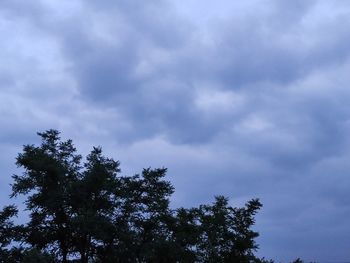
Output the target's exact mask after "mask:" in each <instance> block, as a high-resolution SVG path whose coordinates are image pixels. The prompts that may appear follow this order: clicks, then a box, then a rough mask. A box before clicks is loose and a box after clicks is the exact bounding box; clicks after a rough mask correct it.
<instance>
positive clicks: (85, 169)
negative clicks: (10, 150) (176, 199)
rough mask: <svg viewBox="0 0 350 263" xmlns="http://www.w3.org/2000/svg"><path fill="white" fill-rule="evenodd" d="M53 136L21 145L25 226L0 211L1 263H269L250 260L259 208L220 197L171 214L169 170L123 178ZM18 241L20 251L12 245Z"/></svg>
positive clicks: (100, 158) (19, 183)
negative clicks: (242, 205) (2, 261)
mask: <svg viewBox="0 0 350 263" xmlns="http://www.w3.org/2000/svg"><path fill="white" fill-rule="evenodd" d="M59 134H60V133H59V132H58V131H56V130H48V131H46V132H43V133H38V135H39V136H40V137H41V141H42V142H41V144H40V145H39V146H35V145H25V146H24V147H23V152H22V153H20V154H19V155H18V157H17V162H16V163H17V165H18V166H19V167H22V168H24V172H23V174H21V175H15V176H13V179H14V183H13V185H12V190H13V193H12V195H11V196H12V197H15V196H18V195H23V196H25V198H26V201H25V204H26V208H27V210H28V211H29V212H30V214H29V216H30V218H29V222H28V223H27V224H25V225H23V226H16V225H15V224H14V223H13V222H12V220H11V218H12V217H13V216H15V215H16V214H17V209H16V208H15V207H13V206H8V207H6V208H5V209H4V210H3V211H2V212H0V234H1V235H0V249H1V250H0V253H2V254H0V259H1V258H4V259H5V261H6V262H28V263H29V262H43V263H44V262H45V263H46V262H63V263H66V262H82V263H87V262H103V263H108V262H170V263H171V262H174V263H175V262H242V263H244V262H260V263H262V262H269V261H266V260H264V259H258V258H257V257H255V255H254V252H255V250H256V249H257V248H258V246H257V244H256V243H255V238H256V237H257V236H258V233H257V232H255V231H253V230H252V226H253V225H254V223H255V220H254V216H255V214H256V213H257V211H258V210H259V209H260V208H261V206H262V205H261V203H260V202H259V200H258V199H253V200H251V201H249V202H247V204H246V205H245V206H244V207H242V208H236V207H232V206H230V205H229V201H228V199H227V198H225V197H223V196H218V197H216V198H215V202H214V203H213V204H205V205H201V206H199V207H195V208H189V209H186V208H178V209H171V208H170V197H171V195H172V194H173V192H174V187H173V186H172V184H171V183H170V182H169V181H167V180H165V176H166V172H167V169H166V168H158V169H151V168H147V169H143V171H142V173H141V174H137V175H133V176H120V175H119V174H120V168H119V165H120V164H119V162H118V161H115V160H113V159H111V158H107V157H105V156H104V155H103V153H102V149H101V148H100V147H94V148H93V149H92V151H91V152H90V154H89V155H88V156H87V158H86V160H85V161H84V162H83V161H82V157H81V155H79V154H77V151H76V149H75V147H74V145H73V143H72V141H71V140H67V141H62V140H61V138H60V137H59ZM13 241H21V244H20V246H19V247H15V246H12V248H10V249H9V247H10V246H11V242H13ZM0 262H1V261H0Z"/></svg>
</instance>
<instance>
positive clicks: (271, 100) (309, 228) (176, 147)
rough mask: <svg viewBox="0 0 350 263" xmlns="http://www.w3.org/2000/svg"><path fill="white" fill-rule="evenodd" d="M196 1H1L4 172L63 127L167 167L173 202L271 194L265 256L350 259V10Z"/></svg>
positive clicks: (141, 163) (132, 159)
mask: <svg viewBox="0 0 350 263" xmlns="http://www.w3.org/2000/svg"><path fill="white" fill-rule="evenodd" d="M190 2H191V1H190ZM191 3H192V5H191V4H188V3H187V2H181V1H180V2H176V3H174V2H170V1H165V0H164V1H163V0H159V1H155V0H152V1H147V4H145V2H144V1H136V0H134V1H130V0H129V1H75V2H68V1H37V2H35V3H30V4H27V3H23V2H21V1H2V2H1V3H0V7H1V8H0V33H1V36H2V41H1V42H0V56H1V59H2V64H0V101H1V105H0V112H1V116H0V120H1V123H2V126H3V127H6V128H3V131H2V133H1V135H0V141H1V145H2V146H1V147H2V148H1V150H2V152H3V154H2V155H1V159H0V164H1V167H4V166H5V168H4V169H3V170H4V171H12V170H13V166H11V165H10V164H9V163H13V162H12V159H11V160H10V159H9V157H8V156H7V154H4V153H6V152H8V153H10V155H11V156H12V158H14V157H15V155H16V154H15V153H16V152H18V149H19V147H20V146H21V145H22V144H25V143H29V142H36V140H37V139H36V138H35V137H34V136H35V131H38V130H39V131H40V130H44V129H48V128H56V129H60V130H62V131H63V133H64V134H63V135H64V137H72V138H73V139H74V140H75V141H76V142H77V144H78V146H79V148H80V149H82V151H83V152H84V153H85V152H87V151H88V150H89V149H90V147H91V146H92V145H96V144H102V146H103V147H104V148H105V149H106V153H107V154H109V155H111V156H113V157H115V158H120V159H121V161H122V164H124V165H125V172H126V173H134V172H135V171H139V170H140V169H141V168H142V167H146V166H149V165H151V166H163V165H165V166H167V167H169V178H170V179H171V180H172V181H173V182H174V184H175V187H176V188H177V192H176V194H175V198H174V201H175V203H176V204H177V205H197V204H199V203H202V202H209V201H210V200H211V198H212V196H213V195H214V194H225V195H228V196H230V197H232V198H233V201H234V200H236V199H237V200H238V201H239V202H241V203H243V202H244V201H246V200H247V199H249V198H252V197H255V196H258V197H261V198H262V201H263V203H264V209H263V211H262V214H261V215H260V216H259V218H258V226H257V228H258V229H259V230H260V232H261V234H262V237H261V239H260V240H261V242H260V243H261V255H264V256H267V257H276V258H277V259H281V260H283V261H285V260H291V259H292V258H293V257H297V256H301V257H304V258H305V259H306V260H320V261H321V260H323V261H324V260H334V259H338V260H344V259H346V258H347V257H349V256H350V255H349V254H348V252H347V249H346V248H345V245H344V244H345V243H346V242H345V240H346V237H348V236H349V234H350V226H349V224H348V223H347V220H346V218H347V217H348V216H349V215H350V207H349V204H348V203H347V200H349V198H350V196H349V194H348V191H347V186H349V184H350V180H349V178H348V177H347V176H346V173H347V171H348V168H349V165H348V160H349V157H350V151H349V150H348V149H349V146H350V141H349V139H348V134H349V132H350V124H349V123H350V122H349V117H350V107H349V106H348V101H349V99H350V90H349V87H348V83H350V77H349V74H348V72H349V70H350V60H349V55H350V53H349V52H350V48H349V47H348V43H349V39H350V33H349V32H350V31H349V30H348V28H349V26H350V19H349V16H348V15H349V12H350V5H349V4H347V3H346V2H342V3H340V2H336V1H321V0H320V1H316V0H315V1H301V0H298V1H272V0H271V1H267V0H266V1H254V0H251V1H246V2H244V3H238V2H237V3H233V4H232V3H228V2H227V3H226V2H225V1H218V3H217V4H216V6H215V7H216V9H215V10H211V8H209V7H207V5H206V4H205V3H202V2H201V3H199V2H198V3H197V2H195V1H194V0H193V1H192V2H191ZM207 4H208V5H209V4H210V3H209V2H208V3H207ZM181 5H182V7H181ZM220 5H221V6H220ZM190 6H192V10H189V11H188V12H187V13H188V14H190V15H189V16H186V15H185V14H184V13H182V12H181V10H185V9H186V8H190ZM181 8H182V9H181ZM212 9H214V8H212ZM214 11H215V12H216V13H212V12H214ZM203 14H206V16H205V17H209V18H208V19H207V20H204V18H203V17H204V16H203ZM211 14H214V15H211ZM217 14H222V16H220V17H219V16H218V15H217ZM116 151H117V153H119V154H120V156H115V154H116ZM6 164H9V165H8V166H7V165H6ZM9 173H10V172H9ZM11 173H12V172H11ZM7 181H9V179H3V178H2V181H1V182H7ZM1 198H3V197H1ZM326 211H329V212H326ZM328 239H332V240H333V241H334V242H332V245H329V244H327V243H326V240H328ZM322 240H323V241H322Z"/></svg>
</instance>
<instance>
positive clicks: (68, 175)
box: [12, 130, 81, 263]
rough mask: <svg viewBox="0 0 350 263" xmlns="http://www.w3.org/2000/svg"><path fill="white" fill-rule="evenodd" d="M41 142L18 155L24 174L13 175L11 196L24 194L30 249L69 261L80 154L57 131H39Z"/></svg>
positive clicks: (18, 162) (24, 149)
mask: <svg viewBox="0 0 350 263" xmlns="http://www.w3.org/2000/svg"><path fill="white" fill-rule="evenodd" d="M38 135H39V136H40V137H41V139H42V144H41V145H40V146H39V147H37V146H34V145H26V146H24V148H23V153H20V154H19V155H18V157H17V162H16V163H17V165H18V166H19V167H22V168H24V170H25V172H24V173H23V175H21V176H19V175H14V176H13V179H14V184H13V186H12V190H13V193H12V196H13V197H14V196H17V195H19V194H22V195H25V196H27V199H26V206H27V209H28V210H29V211H30V221H29V222H28V224H27V226H26V233H25V234H26V240H25V241H26V242H27V243H28V244H30V245H31V246H32V247H33V248H36V249H38V250H42V251H46V252H48V253H50V254H54V255H57V256H58V257H59V258H61V259H62V262H64V263H65V262H68V257H69V253H72V252H73V251H72V250H71V248H72V246H71V244H72V233H73V228H72V222H71V215H72V212H73V211H72V198H71V197H72V195H71V193H72V192H73V191H75V190H76V189H75V183H76V182H77V181H78V179H79V169H80V167H81V166H80V160H81V156H80V155H78V154H76V149H75V148H74V146H73V144H72V141H71V140H68V141H63V142H61V141H60V137H59V132H58V131H56V130H49V131H47V132H44V133H38Z"/></svg>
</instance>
